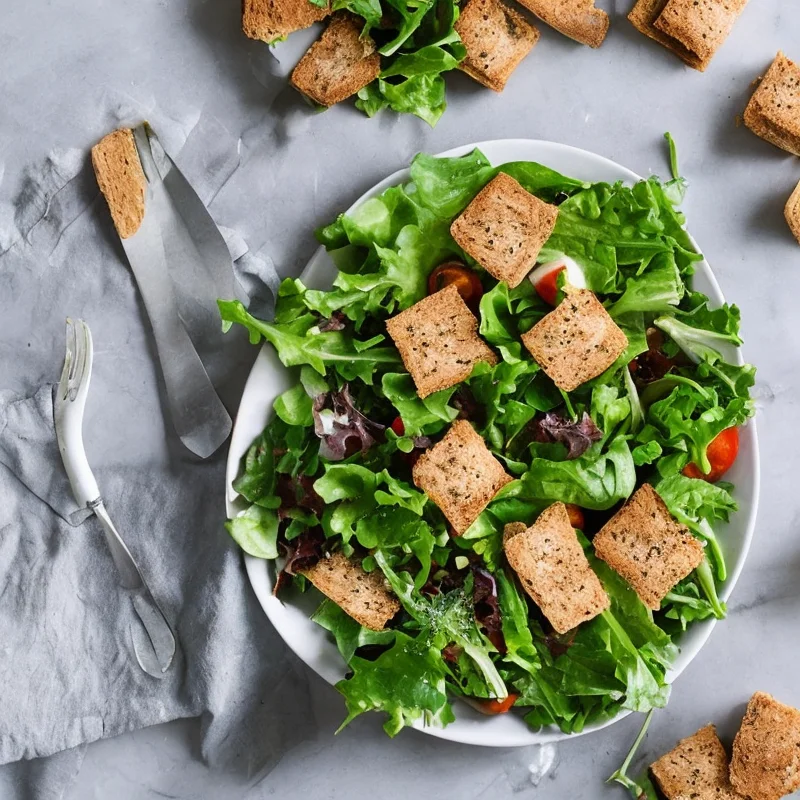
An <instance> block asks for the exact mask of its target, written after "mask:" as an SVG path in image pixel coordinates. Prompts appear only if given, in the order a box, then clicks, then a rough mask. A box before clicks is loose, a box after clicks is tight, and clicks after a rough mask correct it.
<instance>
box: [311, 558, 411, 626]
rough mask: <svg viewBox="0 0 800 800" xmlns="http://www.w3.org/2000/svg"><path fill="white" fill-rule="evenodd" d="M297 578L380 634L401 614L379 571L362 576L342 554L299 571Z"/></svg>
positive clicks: (359, 567)
mask: <svg viewBox="0 0 800 800" xmlns="http://www.w3.org/2000/svg"><path fill="white" fill-rule="evenodd" d="M300 574H302V575H305V576H306V578H308V580H310V581H311V583H312V584H314V586H316V587H317V589H319V590H320V591H321V592H322V594H324V595H325V596H326V597H330V599H331V600H333V602H334V603H336V605H338V606H340V607H341V609H342V610H343V611H345V612H346V613H347V614H348V615H350V616H351V617H352V618H353V619H354V620H355V621H356V622H358V623H360V624H361V625H363V626H364V627H365V628H369V629H370V630H373V631H382V630H383V629H384V628H385V627H386V623H387V622H388V621H389V620H390V619H391V618H392V617H393V616H394V615H395V614H396V613H397V612H398V611H399V610H400V601H399V600H398V599H397V598H396V597H395V596H394V595H393V594H392V593H391V592H390V591H389V590H388V589H387V588H386V583H385V581H384V578H383V573H382V572H381V571H380V570H379V569H376V570H374V571H373V572H364V570H363V569H361V565H360V564H356V563H355V562H353V561H350V559H349V558H347V557H346V556H344V555H343V554H342V553H339V552H337V553H332V554H331V555H330V556H328V557H327V558H321V559H320V560H319V561H318V562H317V563H316V564H315V565H314V566H313V567H309V568H308V569H303V570H300Z"/></svg>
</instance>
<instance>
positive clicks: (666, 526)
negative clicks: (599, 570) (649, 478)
mask: <svg viewBox="0 0 800 800" xmlns="http://www.w3.org/2000/svg"><path fill="white" fill-rule="evenodd" d="M593 544H594V552H595V553H596V554H597V557H598V558H602V559H603V561H605V562H606V564H608V566H609V567H611V569H613V570H614V571H615V572H618V573H619V574H620V575H621V576H622V577H623V578H625V580H626V581H627V582H628V583H629V584H630V585H631V587H632V588H633V590H634V591H635V592H636V594H638V595H639V597H640V599H641V601H642V602H643V603H644V604H645V605H646V606H647V607H648V608H652V609H653V611H658V610H659V609H660V608H661V601H662V600H663V599H664V597H665V595H666V594H667V592H669V590H670V589H672V587H673V586H675V584H676V583H678V581H681V580H683V579H684V578H685V577H686V576H687V575H689V573H691V572H692V570H694V569H695V568H696V567H697V566H698V565H699V564H700V562H701V561H702V560H703V556H704V554H703V545H702V544H700V542H699V541H698V540H697V539H695V537H694V536H692V534H691V533H690V532H689V529H688V528H687V527H686V526H685V525H681V524H679V523H678V522H676V521H675V519H673V517H672V515H671V514H670V513H669V509H668V508H667V507H666V505H664V501H663V500H662V499H661V497H659V495H658V493H657V492H656V490H655V489H653V487H652V486H650V484H649V483H645V484H644V485H643V486H642V487H641V488H640V489H639V490H638V491H637V492H636V493H635V494H634V495H633V497H631V499H630V500H628V502H627V503H626V504H625V505H624V506H623V507H622V508H621V509H620V510H619V511H618V512H617V513H616V514H614V516H613V517H611V519H610V520H609V521H608V522H607V523H606V524H605V525H604V526H603V527H602V529H601V530H600V532H599V533H598V534H597V535H596V536H595V537H594V541H593Z"/></svg>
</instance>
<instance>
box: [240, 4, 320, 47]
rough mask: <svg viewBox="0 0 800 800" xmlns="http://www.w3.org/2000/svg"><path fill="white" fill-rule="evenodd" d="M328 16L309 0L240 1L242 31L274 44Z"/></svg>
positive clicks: (254, 37)
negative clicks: (277, 40)
mask: <svg viewBox="0 0 800 800" xmlns="http://www.w3.org/2000/svg"><path fill="white" fill-rule="evenodd" d="M330 13H331V9H330V5H327V6H325V7H322V8H321V7H320V6H317V5H314V3H311V2H309V0H244V1H243V3H242V30H243V31H244V32H245V35H246V36H249V37H250V38H251V39H259V40H260V41H262V42H267V43H269V42H274V41H275V40H276V39H282V38H283V37H285V36H288V35H289V34H290V33H293V32H294V31H299V30H302V29H303V28H308V27H309V26H310V25H313V24H314V23H315V22H319V21H320V20H323V19H325V17H327V16H328V14H330Z"/></svg>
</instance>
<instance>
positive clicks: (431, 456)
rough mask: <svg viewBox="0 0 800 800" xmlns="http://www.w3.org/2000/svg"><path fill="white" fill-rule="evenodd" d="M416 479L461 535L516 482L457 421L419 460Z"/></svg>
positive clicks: (467, 427)
mask: <svg viewBox="0 0 800 800" xmlns="http://www.w3.org/2000/svg"><path fill="white" fill-rule="evenodd" d="M412 476H413V478H414V484H415V485H416V486H417V487H418V488H420V489H422V491H423V492H425V494H427V495H428V497H430V499H431V500H433V502H434V503H436V505H437V506H439V508H440V509H441V511H442V513H443V514H444V515H445V517H447V519H448V521H449V522H450V524H451V525H452V526H453V528H454V529H455V531H456V533H458V534H459V535H461V534H462V533H464V532H465V531H466V530H467V528H469V526H470V525H472V523H473V522H475V520H476V519H477V518H478V516H479V515H480V513H481V512H482V511H483V509H484V508H486V506H487V505H489V502H490V501H491V499H492V498H493V497H494V496H495V495H496V494H497V493H498V492H499V491H500V489H502V488H503V487H504V486H505V485H506V484H507V483H509V481H511V480H513V479H512V477H511V476H510V475H507V474H506V472H505V470H504V469H503V466H502V464H501V463H500V462H499V461H498V460H497V459H496V458H495V457H494V456H493V455H492V454H491V453H490V452H489V449H488V448H487V447H486V443H485V442H484V441H483V439H482V438H481V437H480V436H479V435H478V434H477V433H476V432H475V430H474V429H473V427H472V425H470V424H469V422H467V421H466V420H463V419H462V420H458V421H457V422H454V423H453V424H452V425H451V426H450V430H448V431H447V433H446V434H445V436H444V438H443V439H442V440H441V441H439V442H437V443H436V444H435V445H434V446H433V447H432V448H431V449H430V450H428V451H427V452H425V453H423V454H422V455H421V456H420V457H419V459H418V460H417V463H416V464H414V468H413V470H412Z"/></svg>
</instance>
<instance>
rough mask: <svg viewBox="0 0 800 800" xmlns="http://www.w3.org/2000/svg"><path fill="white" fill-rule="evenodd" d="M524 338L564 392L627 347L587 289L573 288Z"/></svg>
mask: <svg viewBox="0 0 800 800" xmlns="http://www.w3.org/2000/svg"><path fill="white" fill-rule="evenodd" d="M521 338H522V343H523V344H524V345H525V347H527V348H528V350H529V351H530V354H531V355H532V356H533V357H534V359H535V360H536V362H537V363H538V364H539V366H540V367H541V368H542V369H543V370H544V371H545V372H546V373H547V375H548V377H550V378H552V380H553V382H554V383H555V385H556V386H558V388H559V389H563V390H564V391H565V392H571V391H572V390H573V389H577V388H578V387H579V386H580V385H581V384H583V383H586V381H588V380H591V379H592V378H596V377H597V376H598V375H600V374H602V373H603V372H605V371H606V370H607V369H608V368H609V367H610V366H611V365H612V364H613V363H614V362H615V361H616V360H617V359H618V358H619V357H620V356H621V355H622V354H623V353H624V352H625V350H626V348H627V347H628V339H627V337H626V336H625V334H624V333H623V332H622V330H621V329H620V328H619V327H618V325H617V324H616V323H615V322H614V320H613V319H611V317H610V316H609V314H608V312H607V311H606V310H605V308H603V305H602V303H601V302H600V301H599V300H598V299H597V298H596V297H595V295H594V293H593V292H590V291H589V290H588V289H579V290H577V291H572V292H570V293H569V294H568V295H567V296H566V297H565V298H564V299H563V300H562V301H561V303H559V304H558V306H556V308H555V309H553V311H551V312H550V313H549V314H547V315H546V316H545V317H543V318H542V319H540V320H539V322H537V323H536V324H535V325H534V326H533V327H532V328H531V329H530V330H529V331H528V332H527V333H524V334H523V335H522V337H521Z"/></svg>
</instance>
